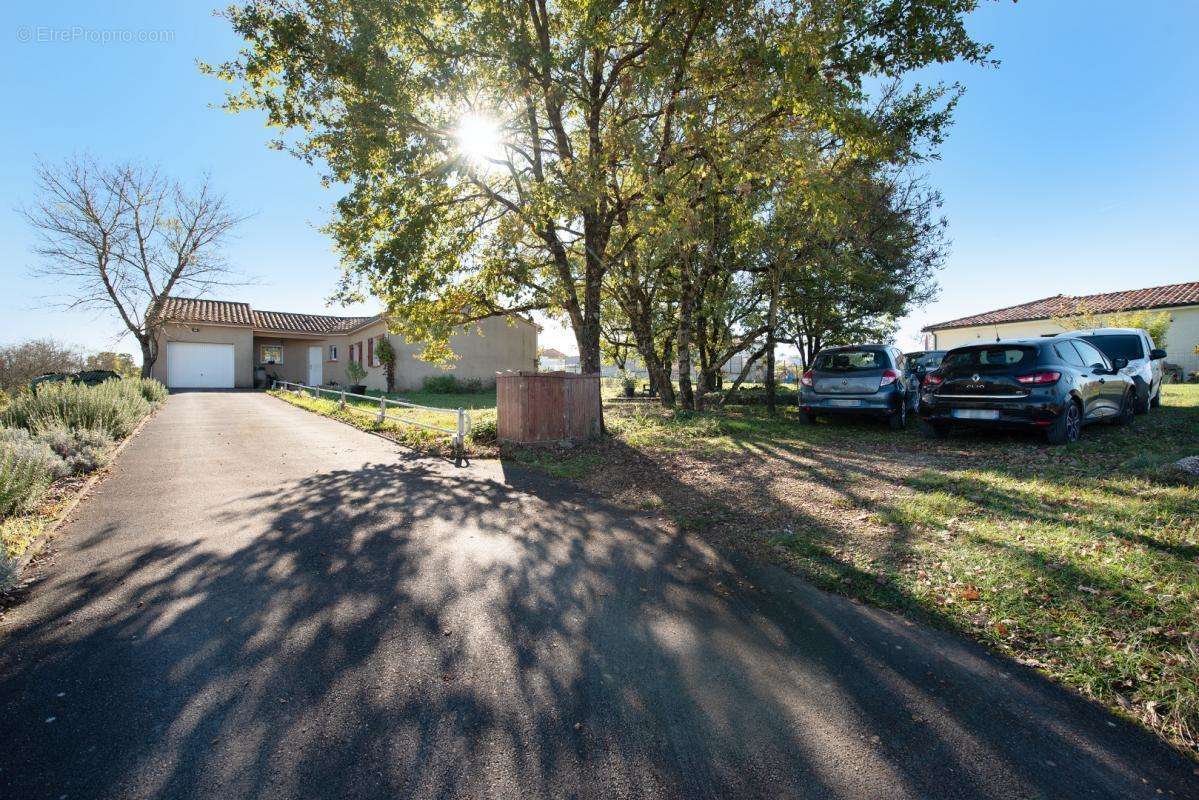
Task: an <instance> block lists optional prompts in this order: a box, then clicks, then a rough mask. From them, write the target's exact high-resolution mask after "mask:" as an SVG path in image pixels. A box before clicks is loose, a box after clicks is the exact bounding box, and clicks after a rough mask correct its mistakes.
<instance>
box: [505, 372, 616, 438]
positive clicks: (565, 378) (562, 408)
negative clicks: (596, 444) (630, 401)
mask: <svg viewBox="0 0 1199 800" xmlns="http://www.w3.org/2000/svg"><path fill="white" fill-rule="evenodd" d="M495 395H496V397H495V400H496V417H497V419H496V434H497V436H498V437H499V440H500V441H501V442H516V443H519V444H536V443H539V442H562V441H569V442H578V441H583V440H585V439H592V438H595V437H597V436H599V434H600V419H601V416H600V415H601V410H600V376H599V375H598V374H596V375H576V374H574V373H572V372H528V371H523V370H522V371H518V372H501V373H498V374H497V375H496V379H495Z"/></svg>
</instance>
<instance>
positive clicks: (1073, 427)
mask: <svg viewBox="0 0 1199 800" xmlns="http://www.w3.org/2000/svg"><path fill="white" fill-rule="evenodd" d="M1080 433H1082V411H1080V410H1079V408H1078V403H1075V402H1074V401H1070V402H1068V403H1066V407H1065V409H1063V410H1062V413H1061V414H1060V415H1058V418H1057V419H1055V420H1054V421H1053V424H1052V425H1050V426H1049V430H1048V431H1046V432H1045V438H1047V439H1048V440H1049V443H1050V444H1069V443H1070V442H1077V441H1078V435H1079V434H1080Z"/></svg>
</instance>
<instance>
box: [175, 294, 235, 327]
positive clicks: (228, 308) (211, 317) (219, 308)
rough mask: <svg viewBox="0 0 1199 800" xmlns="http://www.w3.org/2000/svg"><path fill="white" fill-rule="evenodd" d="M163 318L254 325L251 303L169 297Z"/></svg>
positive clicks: (176, 320) (180, 320)
mask: <svg viewBox="0 0 1199 800" xmlns="http://www.w3.org/2000/svg"><path fill="white" fill-rule="evenodd" d="M162 318H163V319H164V320H169V321H171V322H215V323H219V324H221V325H253V324H254V321H253V318H252V312H251V311H250V305H249V303H230V302H226V301H224V300H202V299H192V298H187V297H168V298H166V299H165V300H163V303H162Z"/></svg>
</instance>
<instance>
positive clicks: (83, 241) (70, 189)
mask: <svg viewBox="0 0 1199 800" xmlns="http://www.w3.org/2000/svg"><path fill="white" fill-rule="evenodd" d="M24 214H25V218H26V219H27V220H28V221H29V223H30V224H31V225H33V226H34V227H35V228H36V229H37V230H38V232H39V233H40V234H41V239H40V241H39V243H38V245H37V246H36V248H35V252H36V253H37V255H38V256H39V257H40V258H41V263H40V264H39V265H38V266H37V267H35V268H34V273H35V274H37V275H41V276H45V277H48V278H51V279H53V280H54V282H55V283H54V289H55V292H56V293H58V294H60V295H61V296H63V297H64V298H65V299H64V301H63V302H62V306H63V307H65V308H72V309H73V308H98V309H103V310H106V311H113V310H115V311H116V313H117V315H118V316H119V317H120V318H121V322H122V323H123V324H124V326H125V327H126V328H127V329H128V330H129V332H130V333H132V334H133V336H134V338H135V339H137V342H138V345H139V346H140V347H141V351H142V374H143V375H149V374H150V368H151V367H152V366H153V365H154V362H155V361H156V360H157V358H158V333H159V329H160V327H161V325H162V318H161V311H162V301H163V299H164V298H166V297H167V296H169V295H171V294H186V295H191V296H199V295H203V294H204V293H206V292H207V291H209V290H211V289H212V288H213V287H214V286H228V285H234V284H238V283H243V282H244V281H243V280H241V279H240V276H238V275H237V274H236V273H235V272H233V271H232V270H231V269H230V268H229V267H228V265H227V263H226V262H225V260H224V259H223V258H222V256H221V248H222V246H223V244H224V242H225V240H226V238H227V237H228V235H229V233H230V232H231V231H232V229H233V228H234V227H235V226H236V225H237V224H238V223H239V222H241V221H242V219H243V218H242V217H238V216H236V215H235V214H233V213H231V212H230V210H229V208H228V205H227V203H226V201H225V198H224V197H222V196H220V195H216V194H214V193H213V192H212V190H211V189H210V187H209V185H208V182H207V180H206V179H205V180H204V181H203V182H202V183H201V184H200V186H199V187H198V188H196V189H195V190H192V191H189V190H188V189H186V188H184V187H183V186H182V185H181V184H179V183H178V182H175V181H172V180H168V179H167V178H165V177H163V176H162V175H161V174H160V172H159V171H158V169H157V168H153V167H142V166H138V165H135V164H118V165H114V166H107V165H102V164H98V163H97V162H95V161H94V160H92V159H90V158H73V159H70V160H68V161H66V162H64V163H63V164H61V165H49V164H46V163H44V162H39V164H38V167H37V199H36V201H35V204H34V205H33V206H32V207H31V208H29V209H26V210H25V211H24Z"/></svg>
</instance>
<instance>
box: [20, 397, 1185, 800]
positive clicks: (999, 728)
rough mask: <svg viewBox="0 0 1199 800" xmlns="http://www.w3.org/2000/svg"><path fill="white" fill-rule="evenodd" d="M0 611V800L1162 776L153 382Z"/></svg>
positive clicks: (847, 624)
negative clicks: (144, 402)
mask: <svg viewBox="0 0 1199 800" xmlns="http://www.w3.org/2000/svg"><path fill="white" fill-rule="evenodd" d="M45 575H46V577H45V578H44V580H43V581H41V582H40V583H38V584H37V585H35V587H34V588H33V589H32V591H31V593H30V597H29V598H28V599H27V600H26V602H24V603H23V604H21V605H19V606H17V607H16V608H14V609H13V610H11V611H9V612H8V614H7V615H6V617H5V618H4V622H3V625H2V626H0V797H3V798H12V799H13V800H18V799H19V800H35V799H36V798H63V797H65V798H149V797H159V798H221V799H222V800H225V799H227V798H240V797H254V798H285V797H302V798H350V797H354V798H358V797H361V798H399V797H404V798H407V797H478V798H520V799H521V800H532V798H540V797H553V798H559V797H579V798H611V797H711V798H732V797H795V798H825V797H827V798H834V797H835V798H916V797H926V798H950V797H954V798H1005V799H1006V798H1051V797H1052V798H1137V797H1146V798H1159V797H1163V796H1165V797H1170V796H1173V797H1196V796H1199V794H1197V793H1196V787H1197V786H1199V774H1197V773H1196V772H1195V771H1194V769H1195V765H1194V764H1192V763H1190V762H1188V761H1187V760H1185V759H1184V758H1182V757H1181V756H1179V755H1177V754H1176V753H1174V752H1173V751H1171V750H1169V749H1168V748H1166V747H1164V746H1163V745H1161V744H1160V743H1159V742H1158V741H1157V740H1156V739H1155V738H1153V737H1152V736H1150V735H1148V734H1146V733H1144V732H1143V731H1141V730H1140V729H1138V728H1136V727H1134V726H1133V725H1131V724H1129V723H1126V722H1124V721H1123V720H1120V719H1117V718H1115V717H1112V716H1111V715H1109V714H1108V713H1107V712H1106V711H1104V710H1103V709H1101V708H1099V707H1097V706H1094V705H1091V704H1089V703H1087V702H1085V701H1083V700H1081V699H1078V698H1076V697H1075V696H1073V695H1071V694H1069V693H1067V692H1065V691H1063V690H1060V689H1058V688H1056V687H1054V686H1052V685H1050V684H1048V683H1047V682H1045V681H1043V680H1042V679H1040V678H1039V677H1038V676H1037V675H1035V674H1034V673H1032V672H1030V671H1028V670H1025V669H1023V668H1021V667H1019V666H1017V665H1015V664H1012V663H1010V662H1007V661H1005V660H1003V659H999V658H996V657H993V656H990V655H988V654H986V653H985V652H983V651H982V650H981V649H980V648H978V647H977V646H975V645H973V644H971V643H968V642H965V641H963V640H960V639H959V638H957V637H955V636H952V635H948V634H943V633H940V632H937V631H930V630H926V629H924V628H921V627H919V626H915V625H911V624H908V623H905V622H904V621H902V620H900V619H898V618H896V617H893V616H891V615H889V614H886V613H882V612H878V611H874V610H871V609H868V608H865V607H862V606H860V605H858V604H855V603H853V602H851V601H848V600H845V599H842V598H838V597H834V596H832V595H828V594H825V593H823V592H820V591H817V590H815V589H812V588H810V587H808V586H807V585H805V584H804V583H802V582H800V581H798V580H796V579H794V578H792V577H791V576H789V575H787V574H785V573H782V572H780V571H777V570H774V569H770V568H759V567H753V566H751V565H748V564H742V563H739V562H738V561H736V560H730V559H729V558H727V557H725V556H722V555H720V554H718V553H716V552H713V551H712V550H711V549H709V548H708V547H707V546H705V544H704V543H703V542H702V541H700V540H698V539H696V538H693V537H691V536H687V535H682V534H676V533H674V532H672V531H671V530H670V529H668V528H667V527H666V526H664V525H663V524H661V523H660V522H658V521H657V520H656V519H655V518H653V517H650V516H645V517H640V516H637V515H634V514H630V513H628V512H625V511H621V510H619V509H615V508H611V507H608V506H606V505H605V504H604V503H602V502H598V501H595V500H593V499H590V498H588V497H585V496H582V495H579V494H576V493H574V492H573V491H572V490H570V489H568V488H565V487H563V486H561V485H558V484H556V483H554V482H552V481H549V480H547V479H543V478H539V477H536V476H533V475H529V474H524V473H520V472H513V471H510V470H505V468H504V467H503V466H501V465H499V464H476V465H473V466H471V467H468V468H455V467H453V466H452V465H449V464H445V463H441V462H438V461H434V460H427V459H418V458H414V457H413V456H411V455H410V454H408V453H406V452H405V451H403V450H402V449H400V448H398V447H397V446H396V445H394V444H392V443H390V442H388V441H385V440H382V439H379V438H376V437H373V436H370V435H368V434H365V433H361V432H359V431H356V430H353V429H351V428H348V427H346V426H343V425H341V424H339V423H336V422H333V421H331V420H327V419H324V418H321V417H318V416H316V415H313V414H309V413H307V412H305V411H302V410H300V409H298V408H294V407H292V406H289V405H286V404H284V403H281V402H279V401H277V400H275V399H273V398H271V397H268V396H265V395H260V394H249V393H229V394H224V393H194V394H179V395H175V396H172V397H171V399H170V400H169V401H168V403H167V404H166V406H165V407H164V408H163V410H162V411H161V412H160V413H159V414H158V416H157V417H156V418H155V419H154V420H152V421H151V422H150V424H149V425H148V426H147V427H146V428H145V429H144V431H143V432H142V434H141V435H140V436H139V437H138V438H137V439H136V440H134V441H133V442H132V443H131V445H130V446H129V448H128V449H127V450H126V451H125V453H124V454H123V455H122V457H121V459H120V461H119V463H118V464H117V465H116V467H115V469H114V471H113V474H112V475H111V476H110V477H109V478H108V479H107V480H106V481H105V482H104V483H103V484H101V486H100V488H99V491H98V492H97V493H96V494H95V495H94V496H93V497H91V498H90V499H88V500H87V501H85V503H84V504H83V505H82V506H81V508H80V510H79V512H78V513H77V516H76V518H75V519H74V521H73V522H72V523H71V524H70V525H69V526H67V528H66V529H65V530H64V531H63V533H62V534H61V536H60V538H59V540H58V551H57V554H56V555H55V556H54V557H53V559H52V563H51V564H49V565H48V566H47V567H46V568H45Z"/></svg>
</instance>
